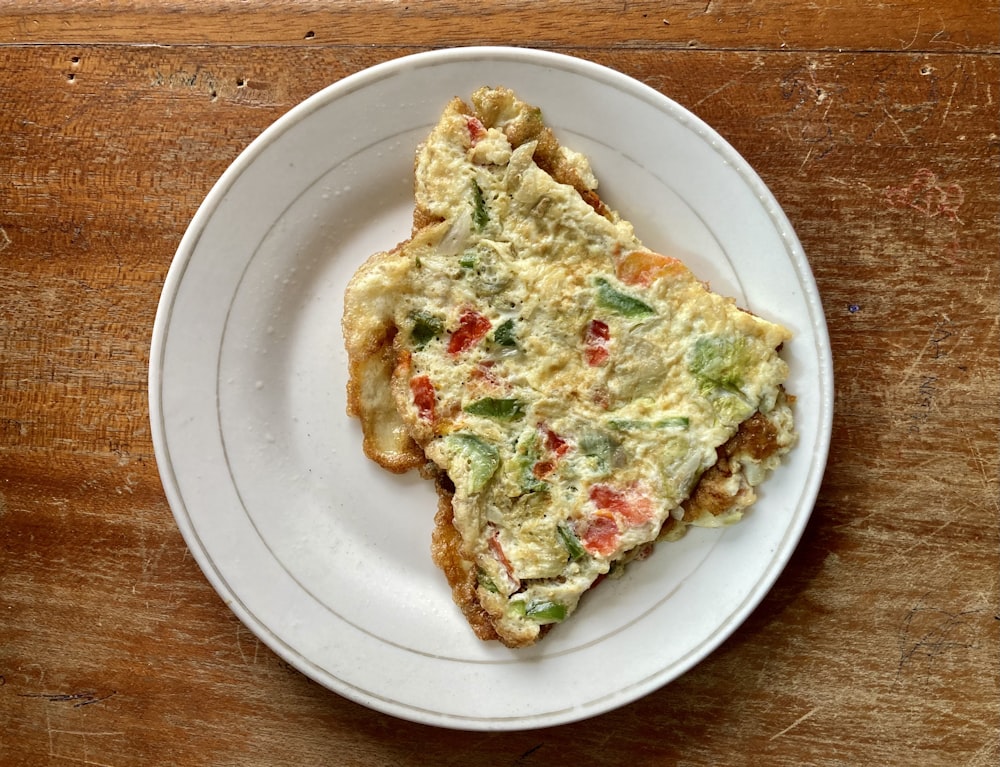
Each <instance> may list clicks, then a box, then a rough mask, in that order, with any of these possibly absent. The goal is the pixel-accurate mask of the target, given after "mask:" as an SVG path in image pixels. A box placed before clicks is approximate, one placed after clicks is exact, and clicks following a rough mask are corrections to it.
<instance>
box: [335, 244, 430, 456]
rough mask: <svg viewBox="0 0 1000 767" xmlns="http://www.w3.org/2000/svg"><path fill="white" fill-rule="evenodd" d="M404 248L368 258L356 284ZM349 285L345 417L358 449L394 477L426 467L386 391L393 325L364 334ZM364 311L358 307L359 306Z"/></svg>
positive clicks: (384, 324)
mask: <svg viewBox="0 0 1000 767" xmlns="http://www.w3.org/2000/svg"><path fill="white" fill-rule="evenodd" d="M402 247H403V246H402V245H399V246H397V247H396V248H395V249H394V250H392V251H389V252H387V253H380V254H377V255H375V256H372V257H371V258H370V259H369V260H368V261H367V262H366V263H365V264H364V266H362V268H361V269H360V270H359V271H358V274H357V275H355V280H357V279H359V276H360V275H361V274H362V273H363V272H364V271H365V270H367V269H371V268H374V267H375V266H376V265H377V264H378V262H379V260H381V259H389V258H397V257H399V254H400V252H401V250H402ZM354 284H355V281H354V280H352V281H351V284H350V285H348V289H347V294H346V296H345V302H346V303H345V308H344V316H343V320H342V326H343V331H344V338H345V340H346V342H347V364H348V381H347V413H348V415H350V416H353V417H355V418H357V419H358V420H359V421H360V422H361V431H362V434H363V443H362V447H363V450H364V453H365V455H366V456H368V458H370V459H371V460H373V461H375V463H377V464H378V465H379V466H381V467H383V468H384V469H387V470H389V471H391V472H394V473H397V474H399V473H403V472H405V471H409V470H410V469H413V468H416V467H418V466H421V465H423V464H424V463H426V461H427V458H426V457H425V456H424V451H423V450H422V449H421V448H420V446H419V445H417V443H416V442H415V441H414V440H413V439H412V438H411V437H410V435H409V433H408V432H407V430H406V426H405V424H404V423H403V419H402V417H401V416H400V415H399V413H398V411H397V410H396V406H395V403H394V402H393V399H392V393H391V391H390V388H389V381H390V377H391V375H392V371H393V369H394V368H395V366H396V353H395V350H394V343H393V341H394V339H395V337H396V334H397V328H396V326H395V324H394V323H393V322H392V321H391V320H389V319H388V318H384V321H383V322H382V323H381V324H380V325H379V326H378V328H377V330H376V331H375V332H369V333H366V332H364V331H363V330H362V327H363V326H364V325H367V324H368V323H366V322H363V321H362V317H361V313H362V312H365V311H366V310H367V307H366V306H364V305H363V303H364V302H363V300H362V299H358V300H355V296H354V295H353V292H352V288H353V285H354ZM359 303H360V304H362V305H358V304H359Z"/></svg>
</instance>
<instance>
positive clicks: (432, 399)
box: [410, 376, 437, 421]
mask: <svg viewBox="0 0 1000 767" xmlns="http://www.w3.org/2000/svg"><path fill="white" fill-rule="evenodd" d="M410 391H411V392H412V393H413V404H414V405H416V406H417V412H418V413H419V414H420V417H421V418H423V419H424V420H427V421H433V420H434V407H435V405H436V404H437V394H436V393H435V391H434V384H432V383H431V379H430V378H428V377H427V376H414V377H413V378H411V379H410Z"/></svg>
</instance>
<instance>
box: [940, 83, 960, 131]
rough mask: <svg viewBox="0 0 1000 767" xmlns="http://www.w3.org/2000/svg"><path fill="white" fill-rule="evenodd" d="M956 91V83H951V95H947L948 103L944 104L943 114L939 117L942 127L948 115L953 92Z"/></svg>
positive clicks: (953, 96)
mask: <svg viewBox="0 0 1000 767" xmlns="http://www.w3.org/2000/svg"><path fill="white" fill-rule="evenodd" d="M957 90H958V83H957V82H955V83H952V84H951V93H949V94H948V103H947V104H945V106H944V114H943V115H941V125H942V126H943V125H944V124H945V121H946V120H947V119H948V113H949V112H950V111H951V102H952V100H953V99H954V98H955V91H957Z"/></svg>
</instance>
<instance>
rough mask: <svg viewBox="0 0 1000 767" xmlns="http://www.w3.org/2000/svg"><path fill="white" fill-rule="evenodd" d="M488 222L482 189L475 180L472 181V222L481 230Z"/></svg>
mask: <svg viewBox="0 0 1000 767" xmlns="http://www.w3.org/2000/svg"><path fill="white" fill-rule="evenodd" d="M489 222H490V214H489V212H488V211H487V210H486V198H485V196H483V189H482V187H481V186H479V184H478V183H476V182H475V181H473V182H472V223H473V224H475V225H476V229H478V230H479V231H482V230H483V229H484V228H485V227H486V225H487V224H488V223H489Z"/></svg>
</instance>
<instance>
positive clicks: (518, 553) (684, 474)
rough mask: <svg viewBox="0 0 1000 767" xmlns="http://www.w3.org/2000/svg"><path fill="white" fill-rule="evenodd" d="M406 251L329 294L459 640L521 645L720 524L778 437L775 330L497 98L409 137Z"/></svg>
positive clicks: (786, 430)
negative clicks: (428, 487)
mask: <svg viewBox="0 0 1000 767" xmlns="http://www.w3.org/2000/svg"><path fill="white" fill-rule="evenodd" d="M415 179H416V184H415V188H416V212H415V215H414V231H413V234H412V236H411V238H410V239H409V240H407V241H406V242H404V243H402V244H401V245H399V246H397V247H396V248H395V249H393V250H391V251H388V252H385V253H380V254H376V255H375V256H373V257H372V258H371V259H369V260H368V261H367V262H366V263H365V264H364V265H363V266H362V267H361V269H360V270H359V271H358V272H357V274H356V275H355V276H354V278H353V280H352V281H351V283H350V285H349V286H348V289H347V293H346V297H345V300H346V305H345V313H344V323H343V325H344V333H345V338H346V344H347V351H348V358H349V364H350V381H349V385H348V403H349V404H348V409H349V412H350V413H351V414H352V415H355V416H357V417H358V418H359V419H360V420H361V423H362V427H363V433H364V447H365V452H366V453H367V455H368V456H369V457H371V458H372V459H373V460H375V461H377V462H378V463H380V464H381V465H382V466H384V467H386V468H388V469H390V470H393V471H405V470H408V469H412V468H421V470H422V471H424V473H425V474H426V475H427V476H429V477H431V478H433V479H434V480H435V481H436V483H437V487H438V491H439V496H440V502H439V509H438V513H437V517H436V529H435V534H434V540H433V545H432V551H433V556H434V560H435V561H436V562H437V564H438V565H439V566H440V567H441V568H442V569H443V570H444V571H445V573H446V575H447V578H448V581H449V583H450V584H451V588H452V591H453V595H454V598H455V601H456V602H457V603H458V604H459V606H460V607H461V608H462V610H463V612H464V613H465V615H466V617H467V618H468V620H469V623H470V624H471V625H472V627H473V628H474V629H475V631H476V634H477V635H478V636H480V637H482V638H484V639H491V638H498V639H499V640H500V641H502V642H503V643H504V644H506V645H508V646H511V647H519V646H525V645H530V644H532V643H533V642H535V641H536V640H537V639H538V638H539V637H540V636H541V635H542V634H543V633H544V632H545V631H546V630H547V629H548V628H549V627H550V626H551V625H552V624H555V623H558V622H560V621H563V620H565V619H566V618H567V617H568V616H569V615H570V614H571V613H572V612H573V611H574V610H575V609H576V607H577V605H578V603H579V601H580V598H581V597H582V595H583V594H585V593H586V592H587V591H588V589H590V588H591V587H592V586H593V585H594V584H595V583H596V582H597V581H598V580H599V579H601V578H602V576H605V575H607V574H609V573H611V574H615V573H616V572H617V571H619V570H620V568H621V565H622V564H623V563H625V562H628V561H629V560H631V559H634V558H636V557H639V556H643V555H645V554H647V553H648V551H649V548H650V546H651V545H652V544H653V542H655V541H657V540H658V539H663V538H672V537H676V536H678V535H680V534H681V533H682V531H683V530H684V528H685V527H686V526H687V525H689V524H695V525H712V526H715V525H722V524H728V523H731V522H734V521H736V520H738V519H739V518H740V517H741V515H742V513H743V511H744V509H746V507H747V506H749V505H750V504H751V503H752V502H753V501H754V499H755V492H754V487H755V486H756V485H758V484H759V483H760V482H761V481H762V480H763V479H764V477H765V475H766V474H767V472H768V471H769V470H771V469H773V468H774V467H775V466H776V465H777V463H778V462H779V460H780V457H781V455H782V454H783V453H785V452H787V451H788V449H790V447H791V445H792V443H793V441H794V430H793V417H792V412H791V408H790V401H791V399H792V398H791V397H790V396H787V395H785V393H784V391H783V388H782V384H783V382H784V380H785V378H786V376H787V373H788V368H787V365H786V363H785V362H784V361H783V360H782V359H781V357H780V356H779V353H778V352H779V350H780V348H781V346H782V344H783V343H784V342H786V341H787V340H789V338H790V333H789V331H787V330H786V329H785V328H783V327H781V326H779V325H777V324H774V323H772V322H768V321H766V320H764V319H761V318H760V317H757V316H754V315H752V314H750V313H748V312H746V311H743V310H741V309H739V308H738V307H737V306H736V305H735V303H734V302H733V301H732V300H731V299H728V298H725V297H722V296H719V295H716V294H714V293H712V292H710V291H709V290H708V289H707V288H706V286H705V285H704V284H703V283H702V282H701V281H699V280H698V278H697V277H695V276H694V275H693V274H692V273H691V272H690V271H689V270H688V268H687V267H686V266H685V265H684V264H682V263H681V262H680V261H678V260H676V259H674V258H671V257H669V256H665V255H661V254H659V253H655V252H653V251H651V250H649V249H647V248H646V247H644V246H643V245H642V243H641V242H640V241H639V240H638V239H637V238H636V235H635V233H634V232H633V228H632V226H631V225H630V224H629V223H628V222H626V221H625V220H623V219H621V218H620V217H619V215H618V214H617V213H615V212H614V211H611V210H609V209H608V208H607V206H606V205H605V204H604V203H603V202H602V201H601V200H600V198H599V197H598V196H597V194H596V191H595V190H596V187H597V181H596V180H595V178H594V176H593V173H592V172H591V169H590V167H589V164H588V162H587V160H586V159H585V158H584V157H583V156H582V155H580V154H578V153H575V152H573V151H571V150H569V149H567V148H565V147H563V146H561V145H560V144H559V142H558V141H557V140H556V138H555V137H554V135H553V133H552V132H551V130H550V129H549V128H547V127H546V126H545V125H544V123H543V121H542V117H541V113H540V111H539V110H538V109H537V108H535V107H532V106H530V105H528V104H525V103H523V102H522V101H520V100H519V99H518V98H517V97H516V96H515V95H514V94H513V93H512V92H511V91H509V90H507V89H503V88H484V89H481V90H479V91H477V92H476V93H475V94H473V96H472V98H471V104H466V103H464V102H463V101H461V100H459V99H455V100H454V101H453V102H452V103H451V104H450V105H449V106H448V107H447V109H446V110H445V112H444V114H443V116H442V117H441V120H440V122H439V123H438V124H437V126H436V127H435V128H434V129H433V131H432V133H431V134H430V136H429V137H428V139H427V140H426V142H425V143H424V144H423V145H422V146H421V147H420V148H419V150H418V153H417V157H416V165H415Z"/></svg>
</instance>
